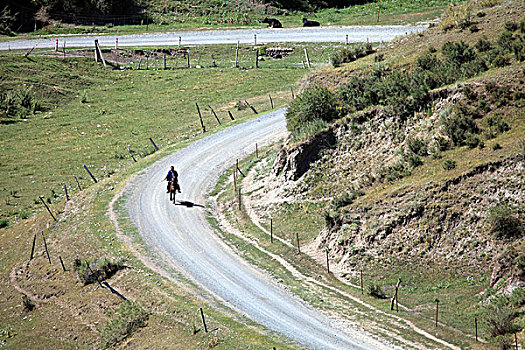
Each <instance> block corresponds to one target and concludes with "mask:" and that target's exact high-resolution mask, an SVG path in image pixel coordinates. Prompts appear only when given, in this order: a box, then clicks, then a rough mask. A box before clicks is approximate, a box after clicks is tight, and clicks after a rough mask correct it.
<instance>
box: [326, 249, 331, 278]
mask: <svg viewBox="0 0 525 350" xmlns="http://www.w3.org/2000/svg"><path fill="white" fill-rule="evenodd" d="M326 272H327V273H330V260H328V248H326Z"/></svg>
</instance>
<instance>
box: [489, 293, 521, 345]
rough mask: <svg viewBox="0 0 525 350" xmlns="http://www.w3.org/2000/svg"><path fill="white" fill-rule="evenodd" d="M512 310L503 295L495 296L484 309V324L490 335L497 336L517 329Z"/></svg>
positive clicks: (514, 314)
mask: <svg viewBox="0 0 525 350" xmlns="http://www.w3.org/2000/svg"><path fill="white" fill-rule="evenodd" d="M515 316H516V313H515V312H514V310H513V309H512V308H511V307H509V306H508V305H507V300H506V298H505V297H499V298H495V299H494V300H493V301H492V302H491V303H490V304H489V305H488V306H487V307H486V309H485V324H486V326H487V331H488V332H489V334H490V336H491V337H497V336H501V335H505V334H509V333H514V332H515V331H517V327H516V325H515V324H514V322H513V320H514V317H515Z"/></svg>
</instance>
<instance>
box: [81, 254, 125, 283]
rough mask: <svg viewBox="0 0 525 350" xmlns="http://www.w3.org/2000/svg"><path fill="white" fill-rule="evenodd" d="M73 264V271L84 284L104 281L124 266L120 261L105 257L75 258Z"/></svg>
mask: <svg viewBox="0 0 525 350" xmlns="http://www.w3.org/2000/svg"><path fill="white" fill-rule="evenodd" d="M73 265H74V270H75V272H77V273H78V277H79V278H80V281H81V282H82V283H83V284H84V285H88V284H91V283H95V282H101V281H104V280H106V279H108V278H111V276H113V275H114V274H115V273H117V271H119V270H121V269H123V268H124V265H123V264H122V263H120V262H112V261H110V260H109V259H107V258H100V259H98V260H95V259H88V260H81V259H75V261H74V263H73Z"/></svg>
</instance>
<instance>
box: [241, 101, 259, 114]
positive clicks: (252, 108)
mask: <svg viewBox="0 0 525 350" xmlns="http://www.w3.org/2000/svg"><path fill="white" fill-rule="evenodd" d="M244 102H246V104H247V105H248V107H250V109H251V110H252V111H253V113H255V114H257V110H255V108H254V107H253V106H252V105H251V104H249V103H248V101H246V100H244Z"/></svg>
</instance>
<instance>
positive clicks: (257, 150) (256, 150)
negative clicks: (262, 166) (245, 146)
mask: <svg viewBox="0 0 525 350" xmlns="http://www.w3.org/2000/svg"><path fill="white" fill-rule="evenodd" d="M255 157H256V158H257V159H259V147H258V146H257V142H256V143H255Z"/></svg>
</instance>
